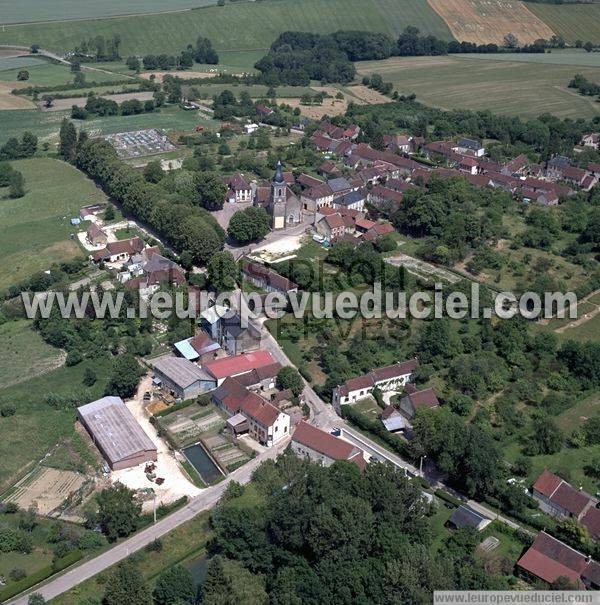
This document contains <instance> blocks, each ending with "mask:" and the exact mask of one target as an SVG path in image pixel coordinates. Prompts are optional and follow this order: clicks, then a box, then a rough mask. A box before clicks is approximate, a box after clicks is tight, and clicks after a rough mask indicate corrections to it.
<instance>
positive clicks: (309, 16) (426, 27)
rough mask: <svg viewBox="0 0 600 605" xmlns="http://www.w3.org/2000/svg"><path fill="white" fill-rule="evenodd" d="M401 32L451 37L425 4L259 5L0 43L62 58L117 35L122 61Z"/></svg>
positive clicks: (28, 30) (21, 29)
mask: <svg viewBox="0 0 600 605" xmlns="http://www.w3.org/2000/svg"><path fill="white" fill-rule="evenodd" d="M86 4H87V3H86ZM407 25H415V26H416V27H418V28H419V29H420V30H421V31H423V32H425V33H430V34H435V35H437V36H439V37H442V38H445V39H451V38H452V36H451V34H450V30H449V29H448V27H447V26H446V24H445V23H444V21H443V20H442V19H441V18H440V17H439V16H438V15H437V14H436V13H435V12H434V11H433V9H432V8H431V7H430V6H429V4H428V3H427V0H300V1H298V0H265V1H263V2H243V3H242V2H240V3H233V4H229V3H228V4H227V5H226V6H223V7H220V6H210V7H207V8H204V9H202V10H196V11H191V12H179V13H177V12H174V13H165V14H160V15H142V16H135V17H121V18H113V19H97V20H87V21H71V22H68V23H67V22H64V23H61V22H56V23H45V24H35V25H16V26H9V27H6V28H4V29H3V30H2V31H0V44H21V45H29V44H31V43H33V42H36V43H37V44H40V45H41V46H43V47H44V48H49V49H52V50H56V51H63V52H64V51H69V50H72V49H73V48H74V47H75V46H76V45H78V44H79V43H80V42H81V40H82V39H83V38H89V37H93V36H98V35H102V36H112V35H114V34H119V35H120V36H121V39H122V43H121V49H120V51H121V55H122V56H127V55H130V54H135V53H138V54H144V53H149V52H153V53H156V52H171V53H178V52H179V51H180V50H181V49H182V48H185V46H186V44H189V43H191V42H194V41H195V40H196V38H197V37H198V36H200V35H202V36H207V37H208V38H210V39H211V41H212V43H213V45H214V46H215V48H217V49H219V50H221V49H223V50H225V49H227V50H237V51H241V50H254V51H255V50H260V49H265V48H267V47H268V46H269V45H270V44H271V43H272V42H273V40H275V38H276V37H277V36H278V35H279V34H280V33H281V32H283V31H286V30H289V29H294V30H301V31H312V32H317V33H329V32H334V31H337V30H340V29H360V30H370V31H380V32H386V33H389V34H392V35H396V34H398V33H399V32H400V31H401V30H402V29H404V27H406V26H407Z"/></svg>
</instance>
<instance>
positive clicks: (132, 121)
mask: <svg viewBox="0 0 600 605" xmlns="http://www.w3.org/2000/svg"><path fill="white" fill-rule="evenodd" d="M70 113H71V112H70V111H36V110H14V111H0V145H1V144H2V143H3V142H4V141H6V140H7V139H9V138H10V137H14V136H21V135H22V134H23V131H25V130H30V131H31V132H33V133H34V134H36V135H37V136H38V137H40V138H44V139H49V140H50V141H52V142H57V141H58V131H59V129H60V123H61V121H62V119H63V118H65V117H69V115H70ZM198 124H202V125H204V126H207V127H209V128H213V127H216V126H217V122H215V121H214V120H211V119H209V118H204V117H201V116H199V115H198V114H197V113H196V112H194V111H184V110H182V109H179V108H177V107H171V108H167V109H161V111H160V112H157V113H146V114H141V115H136V116H109V117H104V118H96V119H94V120H85V121H84V122H77V127H78V128H84V129H85V130H86V131H87V132H88V133H89V134H90V135H92V136H97V135H101V134H111V133H115V132H125V131H128V130H142V129H145V128H164V129H166V130H177V131H189V130H193V129H194V128H195V127H196V126H197V125H198ZM0 216H1V214H0ZM0 247H1V245H0Z"/></svg>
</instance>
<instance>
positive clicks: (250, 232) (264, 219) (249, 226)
mask: <svg viewBox="0 0 600 605" xmlns="http://www.w3.org/2000/svg"><path fill="white" fill-rule="evenodd" d="M269 231H270V219H269V215H268V214H267V212H266V210H265V209H264V208H259V207H257V206H251V207H250V208H246V209H245V210H241V211H238V212H236V213H235V214H234V215H233V216H232V217H231V220H230V221H229V227H228V228H227V235H229V237H230V238H231V239H232V240H234V241H235V242H236V243H238V244H241V245H245V244H248V243H250V242H254V241H258V240H261V239H262V238H263V237H265V235H267V233H269Z"/></svg>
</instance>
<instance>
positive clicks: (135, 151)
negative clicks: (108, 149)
mask: <svg viewBox="0 0 600 605" xmlns="http://www.w3.org/2000/svg"><path fill="white" fill-rule="evenodd" d="M104 140H106V141H108V142H109V143H110V144H111V145H112V146H113V147H114V148H115V149H116V150H117V154H118V155H119V157H120V158H137V157H141V156H145V155H155V154H158V153H165V152H167V151H175V150H176V149H177V147H176V146H175V145H173V143H171V141H169V139H168V138H167V136H166V135H165V134H163V133H161V132H159V131H158V130H156V129H155V128H150V129H148V130H136V131H133V132H118V133H116V134H109V135H106V136H105V137H104Z"/></svg>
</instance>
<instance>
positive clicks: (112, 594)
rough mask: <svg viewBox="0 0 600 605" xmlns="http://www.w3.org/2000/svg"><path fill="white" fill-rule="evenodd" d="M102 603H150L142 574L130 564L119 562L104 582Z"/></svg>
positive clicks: (137, 604) (140, 604) (144, 604)
mask: <svg viewBox="0 0 600 605" xmlns="http://www.w3.org/2000/svg"><path fill="white" fill-rule="evenodd" d="M102 602H103V605H125V604H127V605H151V603H152V598H151V596H150V591H149V590H148V588H147V587H146V584H145V582H144V578H143V577H142V574H141V573H140V572H139V571H138V570H137V569H136V568H135V567H134V566H133V565H132V564H131V563H121V564H120V565H119V566H118V567H117V568H116V570H115V571H114V572H113V574H112V575H111V576H110V578H109V579H108V582H107V583H106V589H105V590H104V599H103V600H102Z"/></svg>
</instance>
